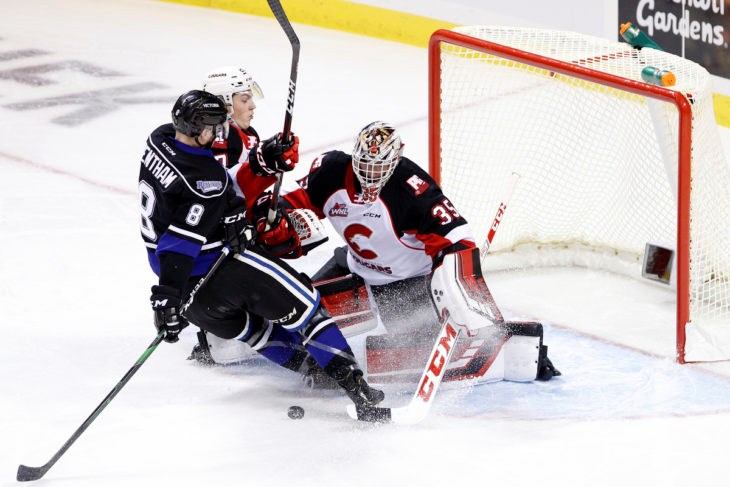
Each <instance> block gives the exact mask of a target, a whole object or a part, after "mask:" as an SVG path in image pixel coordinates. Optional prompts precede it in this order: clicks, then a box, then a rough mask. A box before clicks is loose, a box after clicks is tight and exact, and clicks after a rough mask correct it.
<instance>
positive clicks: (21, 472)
mask: <svg viewBox="0 0 730 487" xmlns="http://www.w3.org/2000/svg"><path fill="white" fill-rule="evenodd" d="M164 338H165V332H164V331H161V332H160V333H159V334H158V335H157V336H156V337H155V339H154V340H153V341H152V343H150V345H149V346H148V347H147V349H146V350H145V351H144V353H143V354H142V355H141V356H140V357H139V358H138V359H137V361H136V362H135V363H134V365H133V366H132V368H131V369H129V370H128V371H127V373H126V374H124V377H122V379H121V380H120V381H119V382H117V385H115V386H114V389H112V390H111V391H110V392H109V394H107V395H106V397H105V398H104V400H103V401H101V403H100V404H99V405H98V406H97V407H96V409H94V412H92V413H91V415H90V416H89V417H88V418H86V420H85V421H84V422H83V423H82V424H81V426H79V427H78V429H77V430H76V431H75V432H74V434H73V435H71V437H70V438H69V439H68V440H67V441H66V443H64V444H63V446H62V447H61V449H60V450H58V451H57V452H56V454H55V455H53V457H52V458H51V459H50V460H48V462H47V463H46V464H45V465H43V466H40V467H27V466H25V465H19V466H18V475H17V477H16V478H17V480H18V481H19V482H27V481H29V480H38V479H39V478H41V477H43V476H44V475H45V474H46V472H48V470H50V469H51V467H53V465H55V463H56V462H57V461H58V459H59V458H61V456H62V455H63V454H64V453H66V450H68V449H69V448H70V447H71V445H73V444H74V442H75V441H76V440H77V439H78V438H79V436H81V434H82V433H83V432H84V431H86V428H88V427H89V426H90V425H91V423H93V422H94V420H95V419H96V418H97V416H99V415H100V414H101V412H102V411H103V410H104V408H106V407H107V406H108V405H109V403H110V402H112V399H114V396H116V395H117V394H118V393H119V391H121V390H122V387H124V386H125V385H126V384H127V382H129V380H130V379H131V378H132V376H133V375H134V374H135V373H136V372H137V371H138V370H139V368H140V367H142V364H144V363H145V361H146V360H147V359H148V358H149V356H150V355H151V354H152V352H154V351H155V349H156V348H157V346H158V345H159V344H160V343H161V342H162V340H163V339H164Z"/></svg>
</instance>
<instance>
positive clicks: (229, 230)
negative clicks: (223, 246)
mask: <svg viewBox="0 0 730 487" xmlns="http://www.w3.org/2000/svg"><path fill="white" fill-rule="evenodd" d="M223 231H224V233H225V239H226V243H227V244H228V246H230V247H231V250H233V252H234V253H236V254H240V253H241V252H243V251H244V250H246V249H247V248H248V247H249V245H250V244H251V243H252V242H253V241H254V236H255V234H256V230H255V229H254V226H253V224H252V223H251V222H250V221H248V219H247V218H246V201H245V200H244V199H243V198H241V197H240V196H236V197H234V198H231V200H230V201H228V205H227V209H226V212H225V214H224V215H223Z"/></svg>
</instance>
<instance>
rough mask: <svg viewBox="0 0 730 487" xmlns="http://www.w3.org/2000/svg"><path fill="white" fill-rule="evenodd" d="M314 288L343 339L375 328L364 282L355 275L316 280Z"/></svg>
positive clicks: (374, 318)
mask: <svg viewBox="0 0 730 487" xmlns="http://www.w3.org/2000/svg"><path fill="white" fill-rule="evenodd" d="M314 287H315V288H316V289H317V290H318V291H319V294H320V299H321V302H322V304H323V305H324V307H325V308H326V309H327V311H328V312H329V314H330V315H332V319H333V320H335V322H336V323H337V326H338V327H339V329H340V331H341V332H342V334H343V335H344V336H345V338H349V337H351V336H354V335H360V334H362V333H365V332H367V331H370V330H373V329H375V328H376V327H377V326H378V320H377V317H376V316H375V313H374V312H373V309H372V307H371V306H370V295H369V293H368V288H367V286H365V281H363V279H362V277H360V276H358V275H357V274H348V275H345V276H341V277H335V278H333V279H327V280H322V281H317V282H315V283H314Z"/></svg>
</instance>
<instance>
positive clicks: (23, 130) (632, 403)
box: [0, 0, 730, 487]
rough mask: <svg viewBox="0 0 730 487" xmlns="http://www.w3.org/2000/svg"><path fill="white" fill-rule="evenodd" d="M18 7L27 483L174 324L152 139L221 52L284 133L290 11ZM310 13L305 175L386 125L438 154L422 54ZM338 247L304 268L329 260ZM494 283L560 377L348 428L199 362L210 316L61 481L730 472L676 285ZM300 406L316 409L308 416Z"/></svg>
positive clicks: (556, 478)
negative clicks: (158, 314) (144, 221)
mask: <svg viewBox="0 0 730 487" xmlns="http://www.w3.org/2000/svg"><path fill="white" fill-rule="evenodd" d="M0 17H1V18H2V19H3V23H2V28H1V29H0V73H2V76H0V87H2V91H0V94H1V96H0V112H1V113H2V118H0V130H1V133H2V134H3V136H2V138H0V169H1V170H2V175H3V177H2V178H0V223H1V224H2V228H3V231H2V234H1V237H0V239H1V240H0V241H2V249H3V257H2V259H0V276H2V279H0V307H1V309H2V316H3V319H2V325H0V326H1V329H2V338H3V343H2V352H0V391H2V392H1V393H0V397H1V399H0V413H1V414H0V431H1V432H2V434H3V439H4V441H3V442H2V443H0V485H14V484H15V480H14V479H15V471H16V468H17V465H18V464H20V463H24V464H26V465H31V466H37V465H42V464H43V463H45V462H46V461H47V460H48V459H49V458H50V457H51V456H52V455H53V454H54V453H55V452H56V451H57V449H58V448H60V446H61V445H62V444H63V443H64V442H65V441H66V439H67V438H68V437H69V436H70V435H71V434H72V433H73V431H74V430H75V429H76V428H77V427H78V426H79V425H80V424H81V423H82V422H83V420H84V419H85V418H86V417H87V416H88V414H89V413H91V411H92V410H93V409H94V408H95V407H96V405H97V404H98V403H99V402H100V401H101V400H102V398H103V397H104V396H105V395H106V394H107V393H108V392H109V390H110V389H111V388H112V387H113V386H114V385H115V384H116V382H117V381H118V380H119V379H120V378H121V377H122V375H123V374H124V373H125V372H126V371H127V370H128V369H129V367H131V365H132V364H133V363H134V361H135V360H136V359H137V357H138V356H139V355H140V354H141V353H142V351H143V350H144V348H145V347H146V346H147V344H148V343H149V342H150V341H151V340H152V338H153V334H154V330H153V327H152V324H151V316H150V311H149V306H148V303H147V300H148V295H149V287H150V285H151V284H152V282H153V276H152V273H151V271H150V270H149V268H148V266H147V263H146V257H145V250H144V247H143V245H142V241H141V238H140V237H139V233H138V224H139V216H138V208H137V201H136V197H135V194H136V181H137V180H136V178H137V172H138V161H139V157H140V155H141V150H142V147H143V144H144V140H145V138H146V136H147V135H148V133H149V132H150V131H151V130H152V129H153V128H154V127H156V126H157V125H158V124H160V123H164V122H166V121H167V120H168V119H169V111H170V108H171V105H172V102H173V101H174V99H175V98H176V97H177V96H178V95H179V94H180V93H182V92H183V91H186V90H187V89H190V88H193V87H196V86H197V83H198V82H199V79H200V77H201V76H202V75H203V74H204V73H205V72H207V71H208V70H209V69H210V68H212V67H215V66H217V65H222V64H237V65H244V66H246V67H248V68H249V69H250V70H251V71H252V72H253V73H254V75H255V76H256V79H257V81H258V82H259V84H260V85H261V86H262V87H263V90H264V93H265V95H266V99H265V100H263V101H262V102H261V103H259V109H258V111H257V114H256V115H257V117H256V119H255V121H254V126H255V127H256V128H257V129H258V130H259V132H260V133H261V134H262V135H263V136H265V137H266V136H268V135H271V134H273V133H274V132H276V131H278V130H280V128H281V125H282V123H283V113H284V100H285V96H286V85H287V79H288V73H289V63H290V50H289V45H288V42H287V40H286V38H285V36H284V34H283V33H282V32H281V31H280V30H279V27H278V25H277V24H276V22H275V21H274V20H273V19H265V18H258V17H252V16H246V15H237V14H231V13H225V12H216V11H210V10H205V9H198V8H194V7H184V6H178V5H172V4H166V3H158V2H152V1H143V0H117V1H106V2H97V1H92V0H64V2H57V1H53V0H35V1H33V2H10V1H4V2H0ZM31 26H32V27H31ZM295 28H296V30H297V34H298V35H299V37H300V38H301V41H302V53H301V63H300V70H299V86H298V89H297V98H296V105H295V113H294V125H293V127H294V129H295V131H296V132H297V133H298V134H299V136H300V137H301V141H302V143H301V151H302V160H303V161H304V162H303V163H302V164H301V167H300V168H298V170H297V174H300V173H302V172H303V171H306V166H307V163H308V161H310V160H311V159H312V158H313V157H314V156H315V155H316V154H317V153H319V152H320V151H322V150H324V149H330V148H343V149H348V147H349V145H350V140H351V138H352V136H353V135H354V134H355V133H356V132H357V130H358V129H359V128H360V127H362V126H364V125H365V124H366V123H368V122H370V121H372V120H375V119H384V120H388V121H390V122H392V123H395V124H396V125H398V126H399V127H400V128H401V129H402V131H403V137H404V140H405V142H406V154H407V155H408V156H409V157H411V158H412V159H414V160H416V161H419V162H420V163H422V164H425V163H426V153H427V144H426V140H427V139H426V99H427V98H426V90H427V86H426V83H427V81H426V80H427V78H426V61H427V60H426V52H425V50H423V49H419V48H414V47H408V46H402V45H398V44H395V43H390V42H381V41H377V40H374V39H370V38H365V37H359V36H354V35H349V34H341V33H336V32H332V31H327V30H323V29H317V28H313V27H308V26H303V25H296V26H295ZM13 53H14V54H13ZM59 67H61V68H62V69H60V68H59ZM93 92H96V93H93ZM87 94H88V96H86V95H87ZM72 95H73V96H72ZM85 103H91V104H85ZM723 134H724V136H725V137H727V131H726V130H723ZM295 177H296V174H295V175H292V176H289V175H288V176H287V177H286V179H287V180H289V181H291V180H292V179H294V178H295ZM337 243H338V242H337V239H336V238H333V239H332V242H331V245H328V247H327V248H323V249H318V250H317V251H315V252H314V254H313V256H312V258H311V259H310V260H308V261H306V262H302V263H298V264H297V265H298V266H299V267H300V268H301V269H302V270H313V269H315V268H316V267H317V266H318V265H319V264H320V263H321V262H323V260H324V259H325V258H327V257H328V255H329V252H330V251H331V248H332V247H333V246H334V245H335V244H337ZM488 283H489V285H490V287H491V289H492V291H493V292H494V294H495V297H496V299H497V302H498V303H499V304H500V306H501V307H502V308H503V310H504V311H505V313H506V314H508V315H509V316H510V317H514V318H537V319H540V320H542V321H543V322H545V324H546V343H547V344H548V345H549V346H550V354H551V357H552V358H553V360H554V362H555V364H556V365H557V366H558V368H560V369H561V370H562V371H563V373H564V375H563V377H561V378H559V379H557V380H554V381H550V382H547V383H534V384H514V383H506V382H502V383H496V384H491V385H486V386H476V387H468V386H467V387H459V388H456V387H453V386H451V387H444V388H443V390H442V391H440V392H439V396H438V397H437V399H436V403H435V405H434V408H433V410H432V414H431V415H430V416H429V417H428V418H427V419H426V421H424V422H423V423H422V424H419V425H417V426H414V427H396V426H394V425H379V426H378V425H376V426H373V425H367V424H358V423H355V422H352V421H351V420H349V418H348V417H347V415H346V413H345V407H346V405H347V404H348V402H349V401H348V399H347V398H346V397H344V396H343V395H342V394H339V393H336V392H311V391H308V390H307V389H305V388H304V387H303V385H302V384H301V382H300V381H299V378H298V377H296V376H295V375H294V374H291V373H289V372H287V371H285V370H279V369H277V368H275V367H273V366H270V365H268V364H267V363H264V362H263V361H261V360H254V361H252V362H251V363H250V364H247V365H246V366H237V367H227V368H203V367H200V366H197V365H196V364H194V363H191V362H188V361H186V360H185V358H186V356H187V354H188V353H189V351H190V349H191V348H192V345H193V343H194V342H195V337H194V331H193V330H190V329H189V330H187V331H186V332H185V333H184V334H183V336H182V339H181V343H179V344H177V345H169V344H164V343H163V344H162V345H161V346H160V347H159V348H158V349H157V351H156V352H155V353H154V354H153V355H152V356H151V357H150V359H149V360H148V362H147V363H146V364H145V365H144V366H143V367H142V369H140V371H139V373H138V374H137V375H136V376H135V377H134V378H133V379H132V380H131V382H130V383H129V384H128V386H127V388H126V389H124V390H123V391H122V392H121V393H120V394H119V396H117V398H116V399H115V400H114V401H113V402H112V403H111V404H110V405H109V406H108V408H107V409H106V410H105V411H104V412H103V413H102V415H101V416H99V418H98V419H97V420H96V421H95V423H94V424H93V425H92V426H91V427H90V428H89V429H88V430H87V431H86V432H85V433H84V434H83V435H82V437H81V438H80V439H79V440H78V442H77V443H76V444H75V445H74V446H73V447H72V448H71V449H70V450H69V451H68V452H67V453H66V455H65V456H64V457H63V458H62V459H61V460H59V462H58V464H57V465H56V466H55V467H53V469H52V470H51V471H50V472H49V473H48V474H47V475H46V478H45V479H44V480H43V481H42V482H43V485H48V486H66V485H68V486H74V487H87V486H88V487H91V486H94V487H98V486H105V487H108V486H127V485H135V486H158V485H174V486H176V487H181V486H193V485H195V486H199V485H216V486H227V485H262V486H264V485H266V486H268V485H271V486H278V485H317V486H322V485H333V486H334V485H351V486H372V485H373V484H379V485H383V486H389V485H403V486H411V485H443V484H445V483H447V482H448V484H450V485H457V484H458V485H464V484H465V483H466V482H474V485H500V486H507V485H530V486H532V485H541V486H547V485H550V486H552V485H555V486H572V485H575V486H583V485H594V486H599V485H606V486H609V485H611V486H614V485H678V486H679V485H681V486H689V485H693V486H699V485H702V486H712V485H718V486H721V485H728V484H730V478H729V476H730V474H728V472H727V469H726V468H725V466H724V465H725V463H724V462H725V459H726V456H727V453H726V452H727V448H726V445H727V438H728V437H730V380H729V378H730V370H729V368H728V365H727V364H714V365H709V366H679V365H677V364H675V363H674V362H673V361H672V356H673V353H674V348H673V347H674V331H673V329H674V324H673V321H672V319H673V318H672V297H671V294H669V293H667V292H666V291H664V290H660V289H658V288H657V287H656V286H650V285H646V284H641V283H637V282H634V281H630V280H627V279H625V278H615V277H611V276H608V275H606V274H603V273H593V272H580V271H557V270H551V271H545V272H542V273H539V274H527V273H504V274H496V275H492V276H488ZM353 345H354V347H355V349H356V350H361V349H362V340H355V341H354V343H353ZM411 390H412V389H410V388H409V387H408V385H400V386H397V387H389V388H387V389H386V392H388V397H387V399H386V400H387V401H388V403H389V404H391V405H394V406H397V405H402V404H404V403H405V402H406V401H408V399H409V394H410V393H411ZM295 404H296V405H299V406H302V407H303V408H304V409H305V410H306V415H305V417H304V418H303V419H302V420H301V421H292V420H290V419H289V418H288V417H287V414H286V413H287V409H288V408H289V406H291V405H295Z"/></svg>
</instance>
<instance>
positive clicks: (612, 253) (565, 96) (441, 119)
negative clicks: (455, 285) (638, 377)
mask: <svg viewBox="0 0 730 487" xmlns="http://www.w3.org/2000/svg"><path fill="white" fill-rule="evenodd" d="M429 59H430V62H429V71H430V95H429V96H430V110H429V112H430V116H429V117H430V120H429V125H430V144H431V145H430V171H431V174H432V175H433V176H434V177H435V178H436V180H437V181H439V182H440V183H441V185H442V187H443V188H444V191H445V193H446V194H447V195H449V197H450V198H451V199H452V200H453V202H454V204H455V205H456V207H457V208H458V209H459V211H460V212H462V213H463V214H464V215H465V216H466V218H467V219H468V220H469V222H470V224H471V226H472V229H473V230H474V232H475V234H476V237H477V238H478V239H483V238H484V236H485V235H486V233H487V230H488V228H489V226H490V225H491V223H492V218H493V217H494V214H493V212H494V209H495V208H497V205H498V198H499V196H500V194H501V193H502V192H503V190H504V189H503V188H504V186H505V184H507V181H508V179H509V177H510V174H511V172H513V171H516V172H518V173H519V174H520V175H521V178H520V183H519V188H518V190H517V191H516V193H515V195H514V196H513V199H512V201H511V204H510V207H509V210H508V213H509V215H508V217H507V218H505V220H504V221H503V222H502V224H501V226H500V229H499V232H498V234H497V236H496V238H495V240H494V242H493V243H492V246H491V248H490V254H489V256H487V258H486V259H485V261H484V268H485V269H486V270H494V269H506V268H525V267H531V266H555V265H566V266H586V267H591V268H600V269H605V270H609V271H615V272H620V273H624V274H628V275H631V276H635V277H637V278H641V271H642V261H643V256H644V252H645V248H646V244H647V243H649V242H658V243H662V244H666V245H667V246H669V247H671V248H673V249H674V250H675V251H676V253H675V259H676V273H675V276H674V278H675V279H676V283H675V285H676V292H677V328H676V333H677V360H678V361H680V362H685V361H710V360H726V359H730V281H729V278H730V232H729V231H728V225H729V222H730V197H729V196H728V195H729V193H730V192H729V191H728V188H730V170H729V169H728V165H727V163H726V161H725V158H724V154H723V149H722V146H721V143H720V140H719V135H718V130H717V126H716V124H715V119H714V113H713V106H712V93H711V88H710V76H709V74H708V73H707V71H706V70H705V69H704V68H702V67H700V66H699V65H697V64H695V63H693V62H691V61H687V60H685V59H682V58H680V57H677V56H674V55H671V54H668V53H665V52H662V51H658V50H655V49H649V48H644V49H641V50H637V49H635V48H633V47H632V46H630V45H629V44H626V43H620V42H613V41H609V40H605V39H599V38H594V37H589V36H585V35H582V34H576V33H571V32H558V31H550V30H539V29H521V28H503V27H489V26H476V27H459V28H457V29H454V30H453V31H445V30H440V31H437V32H435V33H434V35H433V36H432V38H431V43H430V48H429ZM646 66H654V67H658V68H660V69H666V70H670V71H672V72H673V73H674V74H675V75H676V80H677V81H676V85H675V86H672V87H671V88H667V87H662V86H656V85H653V84H648V83H645V82H643V81H642V80H641V71H642V69H643V68H644V67H646ZM479 241H481V240H479ZM673 280H674V279H673Z"/></svg>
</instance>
